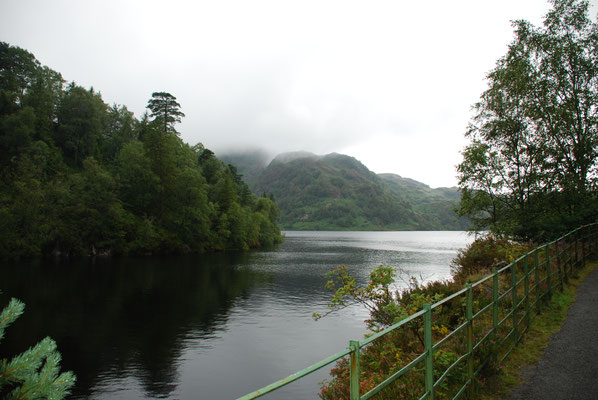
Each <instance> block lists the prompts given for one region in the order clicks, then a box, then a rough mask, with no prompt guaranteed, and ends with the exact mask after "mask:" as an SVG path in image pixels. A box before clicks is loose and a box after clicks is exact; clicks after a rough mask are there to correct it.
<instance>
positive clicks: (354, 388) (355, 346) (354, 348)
mask: <svg viewBox="0 0 598 400" xmlns="http://www.w3.org/2000/svg"><path fill="white" fill-rule="evenodd" d="M349 347H350V348H351V371H350V372H351V400H359V341H357V340H351V341H349Z"/></svg>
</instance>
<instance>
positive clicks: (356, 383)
mask: <svg viewBox="0 0 598 400" xmlns="http://www.w3.org/2000/svg"><path fill="white" fill-rule="evenodd" d="M597 249H598V224H596V223H595V224H591V225H585V226H582V227H580V228H578V229H576V230H574V231H572V232H569V233H568V234H566V235H564V236H562V237H561V238H559V239H557V240H555V241H553V242H550V243H547V244H545V245H543V246H540V247H537V248H535V249H533V250H531V251H529V252H528V253H526V254H524V255H523V256H521V257H519V258H518V259H516V260H514V261H512V262H511V263H510V264H508V265H505V266H503V267H501V268H498V269H494V270H493V273H492V274H490V275H487V276H486V277H484V278H482V279H480V280H479V281H477V282H475V283H472V284H467V285H466V286H465V288H463V289H461V290H459V291H458V292H456V293H453V294H452V295H450V296H448V297H446V298H444V299H442V300H440V301H438V302H436V303H434V304H425V305H424V307H423V309H421V310H419V311H417V312H415V313H414V314H412V315H410V316H409V317H407V318H405V319H403V320H401V321H400V322H398V323H397V324H395V325H392V326H390V327H388V328H386V329H384V330H382V331H380V332H378V333H375V334H374V335H372V336H370V337H368V338H367V339H365V340H363V341H356V340H351V341H350V342H349V347H347V348H346V349H345V350H343V351H341V352H339V353H337V354H334V355H332V356H330V357H328V358H326V359H324V360H322V361H320V362H318V363H316V364H314V365H312V366H310V367H308V368H305V369H303V370H301V371H299V372H296V373H294V374H292V375H290V376H288V377H286V378H284V379H281V380H279V381H277V382H274V383H272V384H270V385H268V386H265V387H263V388H261V389H259V390H256V391H254V392H252V393H249V394H247V395H245V396H242V397H240V398H239V399H237V400H249V399H255V398H258V397H261V396H263V395H265V394H267V393H270V392H273V391H274V390H276V389H279V388H281V387H283V386H285V385H287V384H289V383H291V382H294V381H296V380H298V379H300V378H302V377H304V376H306V375H309V374H311V373H313V372H315V371H317V370H319V369H321V368H324V367H326V366H328V365H330V364H332V363H334V362H336V361H338V360H339V359H341V358H343V357H346V356H349V358H350V363H349V365H350V399H351V400H366V399H370V398H372V397H374V396H375V395H376V394H378V393H379V392H380V391H382V390H383V389H385V388H387V387H388V386H389V385H390V384H391V383H393V382H394V381H396V380H397V379H399V378H400V377H402V376H403V375H405V374H406V373H408V372H409V371H413V370H415V371H418V372H423V374H424V379H423V382H424V385H423V387H422V395H421V397H420V398H419V399H420V400H423V399H434V396H435V393H436V392H437V390H438V388H439V387H440V386H441V385H442V384H443V382H445V380H446V379H447V378H448V377H449V376H450V375H451V373H453V372H455V371H456V369H457V368H459V367H461V368H463V369H464V371H465V374H466V380H465V382H464V383H463V385H462V386H461V387H460V388H459V389H458V390H457V392H456V394H455V395H454V397H452V398H453V399H458V398H460V397H461V396H463V395H464V394H467V395H468V397H469V398H473V397H474V394H473V393H474V389H475V385H476V382H478V377H479V376H480V371H482V369H483V368H484V367H485V366H486V365H487V364H488V363H491V362H495V363H500V362H502V361H503V360H504V359H505V358H506V357H508V355H509V354H510V353H511V352H512V351H513V349H514V348H515V346H516V345H517V344H518V343H519V341H520V339H521V337H522V335H523V334H525V332H526V331H527V330H528V329H529V327H530V324H531V323H532V322H533V319H534V317H535V316H536V315H538V313H539V312H540V306H541V303H542V302H545V301H547V300H548V299H549V298H550V297H551V296H552V294H553V293H554V291H555V290H562V289H563V285H564V284H566V283H567V282H568V280H569V277H570V276H571V274H573V273H574V272H575V270H577V269H580V268H582V267H583V266H584V265H585V263H586V260H587V259H588V257H590V256H593V255H595V253H596V250H597ZM455 301H460V302H462V303H464V304H465V307H464V315H463V318H462V320H463V322H462V323H461V324H458V325H457V326H454V327H452V328H451V329H452V330H451V331H450V332H447V333H446V334H445V335H444V337H442V338H440V339H438V337H437V338H436V339H437V340H436V342H435V340H434V334H433V321H434V311H435V310H439V309H440V307H442V306H446V305H447V304H449V303H450V302H455ZM418 319H419V320H420V321H421V322H423V324H422V325H423V333H424V338H423V344H424V345H423V352H422V353H421V354H419V355H418V356H416V357H415V358H413V359H412V360H411V361H410V362H408V363H407V364H406V365H404V366H402V367H401V368H400V369H399V370H397V371H395V372H394V373H392V374H391V375H390V376H388V377H387V378H386V380H384V381H383V382H381V383H379V384H378V385H377V386H376V387H374V388H372V389H370V390H369V391H368V392H367V393H363V394H362V393H360V389H361V386H360V383H361V381H360V378H361V375H360V354H361V350H362V349H363V348H365V347H367V346H370V345H371V344H372V343H374V342H375V341H377V340H380V339H381V338H382V337H384V336H385V335H387V334H389V333H390V332H393V331H396V330H399V329H401V328H406V327H407V325H408V324H409V323H412V322H416V320H418ZM474 327H475V328H476V332H475V335H474ZM460 334H462V335H463V337H462V339H463V340H464V346H463V348H464V351H463V352H462V354H461V355H460V357H459V358H458V359H457V360H456V361H454V362H453V363H452V364H451V365H449V366H448V367H446V368H444V370H440V371H439V370H437V369H435V366H434V355H435V354H436V352H437V351H438V350H439V349H441V348H442V346H444V345H446V344H447V343H448V342H449V341H450V340H452V339H455V338H456V337H457V336H458V335H460ZM490 341H492V342H493V346H492V349H493V351H492V352H490V353H489V354H481V353H488V352H487V351H486V352H482V351H481V350H482V346H483V345H484V344H487V343H489V342H490ZM417 366H420V367H419V368H416V367H417Z"/></svg>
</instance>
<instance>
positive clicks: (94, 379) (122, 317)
mask: <svg viewBox="0 0 598 400" xmlns="http://www.w3.org/2000/svg"><path fill="white" fill-rule="evenodd" d="M468 240H469V239H468V238H467V237H466V236H465V235H463V234H462V233H457V232H437V233H434V232H288V233H287V239H286V241H285V243H284V244H282V245H281V246H280V247H279V248H278V249H277V250H275V251H264V252H250V253H237V254H217V255H210V256H202V257H198V256H190V257H163V258H159V257H151V258H150V257H147V258H118V259H97V260H83V261H79V262H69V263H67V262H64V263H49V264H48V263H43V262H37V263H18V264H14V265H13V264H10V265H3V266H2V268H0V289H1V290H2V291H3V292H4V293H3V294H2V295H0V305H4V304H6V303H7V302H8V299H9V297H17V298H20V299H22V300H23V301H24V302H25V303H26V304H27V309H26V312H25V314H24V315H23V316H22V317H21V318H20V319H19V320H18V321H17V322H16V323H15V324H14V325H13V326H12V327H11V328H9V329H8V330H7V332H6V333H7V337H6V338H5V339H4V340H3V342H2V345H1V346H0V357H5V356H6V355H7V354H8V353H10V352H12V353H15V352H21V351H23V350H25V349H26V348H28V347H29V346H31V345H33V344H34V343H36V342H38V341H39V340H41V339H42V337H43V336H46V335H49V336H51V337H53V338H54V339H55V340H56V341H57V342H58V346H59V350H60V351H61V353H62V355H63V366H64V368H65V369H69V370H73V371H74V372H75V373H76V374H77V378H78V381H77V385H76V387H75V392H74V396H73V398H76V399H77V398H80V399H82V398H90V399H127V400H130V399H147V398H173V399H197V398H209V399H231V398H236V397H238V396H240V395H243V394H245V393H248V392H251V391H252V390H255V389H258V388H260V387H262V386H265V385H267V384H269V383H272V382H273V381H275V380H278V379H280V378H284V377H286V376H287V375H289V374H291V373H294V372H296V371H298V370H301V369H303V368H305V367H307V366H308V365H310V364H313V363H315V362H317V361H320V360H321V359H323V358H325V357H327V356H329V355H331V354H334V353H337V352H339V351H341V350H342V349H343V348H345V347H346V345H347V344H348V341H349V339H360V338H362V335H363V333H365V328H364V324H363V320H364V319H365V318H366V317H367V314H366V312H365V311H364V310H363V309H360V308H358V307H348V308H346V309H344V310H343V311H342V312H341V313H340V314H336V315H331V316H329V317H327V318H324V319H322V320H320V321H318V322H315V321H313V320H312V319H311V314H312V313H313V312H314V311H318V312H322V311H325V309H326V304H327V302H328V300H329V298H330V293H329V292H328V291H327V290H326V289H325V283H326V281H327V278H326V272H327V271H329V270H331V269H332V268H335V267H337V266H339V265H343V264H344V265H347V267H348V268H349V270H350V271H351V273H352V274H353V275H354V276H356V277H357V279H358V281H360V282H361V283H363V282H365V281H366V279H367V277H368V275H369V272H370V271H371V269H372V268H374V267H375V266H377V265H380V264H384V265H392V266H398V267H401V268H402V269H403V270H404V271H405V272H406V273H408V274H415V275H421V276H423V277H424V278H427V279H442V278H443V277H447V276H448V275H449V262H450V260H451V259H452V258H453V257H454V255H455V254H456V251H457V249H459V248H461V247H463V246H464V245H465V244H466V243H467V241H468ZM326 377H327V372H326V371H325V370H322V371H320V372H319V373H318V374H316V375H314V376H312V377H309V378H307V379H305V380H301V381H299V382H297V383H295V384H293V385H289V386H288V387H285V388H284V389H283V390H282V391H277V392H275V394H273V395H272V396H269V397H268V398H270V399H287V398H288V399H297V398H316V397H317V392H318V389H319V386H318V384H317V383H318V382H319V381H321V380H323V379H325V378H326Z"/></svg>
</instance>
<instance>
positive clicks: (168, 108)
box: [147, 92, 185, 133]
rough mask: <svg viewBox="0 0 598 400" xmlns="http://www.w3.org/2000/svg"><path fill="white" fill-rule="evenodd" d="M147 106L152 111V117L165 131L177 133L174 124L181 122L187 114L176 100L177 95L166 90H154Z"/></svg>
mask: <svg viewBox="0 0 598 400" xmlns="http://www.w3.org/2000/svg"><path fill="white" fill-rule="evenodd" d="M147 108H149V109H150V111H151V114H150V117H152V118H154V120H153V122H154V123H155V124H156V125H157V126H160V127H161V128H160V129H161V130H162V131H163V132H164V133H167V132H172V133H177V131H176V129H174V124H175V123H176V122H181V117H184V116H185V114H184V113H183V112H182V111H181V110H180V108H181V105H180V104H179V103H178V102H177V101H176V97H174V96H173V95H171V94H170V93H166V92H154V93H152V98H151V99H150V100H149V101H148V102H147Z"/></svg>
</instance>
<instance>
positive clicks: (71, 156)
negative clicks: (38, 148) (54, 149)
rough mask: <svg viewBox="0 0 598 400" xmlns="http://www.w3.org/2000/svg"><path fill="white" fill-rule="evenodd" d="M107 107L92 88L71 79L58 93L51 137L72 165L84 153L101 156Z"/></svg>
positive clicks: (80, 161) (82, 157)
mask: <svg viewBox="0 0 598 400" xmlns="http://www.w3.org/2000/svg"><path fill="white" fill-rule="evenodd" d="M107 108H108V107H107V105H106V103H104V102H103V101H102V97H101V96H100V95H99V94H98V93H95V92H94V90H93V89H90V90H86V89H84V88H82V87H81V86H77V85H75V84H74V83H72V84H71V85H70V86H69V87H68V89H67V91H66V93H65V94H64V96H63V97H62V100H61V102H60V105H59V106H58V112H57V116H58V128H57V130H56V134H55V137H54V140H55V142H56V144H57V145H58V146H59V147H60V148H62V151H63V154H64V156H65V158H66V159H68V160H70V161H71V163H72V164H73V165H74V166H77V167H80V166H81V165H82V163H83V160H85V158H86V157H88V156H93V157H96V158H98V159H100V158H101V157H100V156H101V154H100V141H101V139H102V132H103V130H104V125H105V123H106V110H107Z"/></svg>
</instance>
